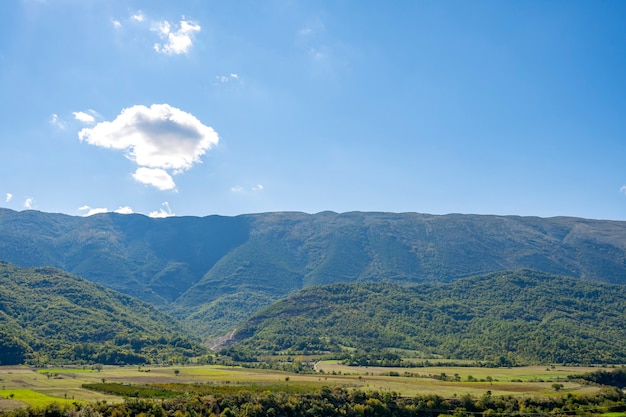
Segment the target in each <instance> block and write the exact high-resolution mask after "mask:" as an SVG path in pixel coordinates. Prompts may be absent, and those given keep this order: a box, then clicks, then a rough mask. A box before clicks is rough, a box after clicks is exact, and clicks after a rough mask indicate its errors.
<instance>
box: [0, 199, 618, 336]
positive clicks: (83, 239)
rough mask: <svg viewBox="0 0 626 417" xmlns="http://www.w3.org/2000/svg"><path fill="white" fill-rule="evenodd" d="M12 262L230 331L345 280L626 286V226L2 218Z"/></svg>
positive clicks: (329, 216)
mask: <svg viewBox="0 0 626 417" xmlns="http://www.w3.org/2000/svg"><path fill="white" fill-rule="evenodd" d="M0 259H2V260H6V261H9V262H13V263H15V264H18V265H21V266H42V265H50V266H54V267H57V268H61V269H64V270H67V271H69V272H71V273H73V274H77V275H80V276H83V277H85V278H87V279H89V280H91V281H94V282H98V283H101V284H103V285H105V286H108V287H110V288H113V289H116V290H119V291H122V292H124V293H127V294H130V295H133V296H136V297H138V298H140V299H142V300H145V301H149V302H151V303H153V304H154V305H157V306H159V307H160V308H162V309H165V310H168V311H171V312H173V313H175V314H176V315H177V317H178V318H180V319H183V320H187V321H191V322H193V323H194V328H195V329H197V330H198V331H199V332H201V333H203V334H207V335H211V334H213V335H214V334H219V333H222V332H224V331H226V330H228V329H229V328H231V327H232V326H233V324H235V323H237V322H239V321H240V320H243V319H245V318H247V317H249V316H250V314H252V313H254V312H255V311H257V310H258V309H259V308H262V307H265V306H267V305H269V304H270V303H271V302H273V301H275V300H277V299H279V298H281V297H283V296H285V295H287V294H290V293H292V292H294V291H297V290H299V289H302V288H306V287H309V286H313V285H323V284H330V283H335V282H358V281H368V280H371V281H378V280H386V281H394V282H398V283H422V282H451V281H454V280H456V279H459V278H462V277H468V276H472V275H476V274H483V273H488V272H494V271H501V270H513V269H518V268H530V269H535V270H540V271H544V272H549V273H554V274H561V275H569V276H573V277H578V278H586V279H591V280H597V281H606V282H612V283H621V284H624V283H626V222H617V221H600V220H588V219H579V218H567V217H558V218H548V219H544V218H536V217H516V216H478V215H462V214H451V215H444V216H435V215H427V214H417V213H361V212H352V213H343V214H337V213H332V212H323V213H318V214H312V215H311V214H304V213H289V212H286V213H284V212H278V213H263V214H251V215H242V216H237V217H222V216H208V217H202V218H200V217H172V218H166V219H151V218H148V217H145V216H142V215H120V214H114V213H107V214H99V215H94V216H90V217H86V218H83V217H72V216H66V215H61V214H50V213H41V212H36V211H22V212H16V211H12V210H7V209H0Z"/></svg>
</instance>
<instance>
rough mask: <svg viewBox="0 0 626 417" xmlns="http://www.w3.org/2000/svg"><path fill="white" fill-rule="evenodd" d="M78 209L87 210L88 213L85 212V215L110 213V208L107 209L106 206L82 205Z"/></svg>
mask: <svg viewBox="0 0 626 417" xmlns="http://www.w3.org/2000/svg"><path fill="white" fill-rule="evenodd" d="M78 210H79V211H85V212H86V213H85V214H83V216H85V217H88V216H93V215H94V214H102V213H108V212H109V210H107V209H106V208H104V207H98V208H93V207H89V206H87V205H85V206H82V207H80V208H79V209H78Z"/></svg>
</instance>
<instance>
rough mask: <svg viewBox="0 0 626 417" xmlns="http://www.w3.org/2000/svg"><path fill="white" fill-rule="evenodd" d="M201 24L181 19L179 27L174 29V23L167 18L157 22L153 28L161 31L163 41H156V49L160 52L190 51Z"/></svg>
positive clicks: (176, 52) (173, 53) (178, 53)
mask: <svg viewBox="0 0 626 417" xmlns="http://www.w3.org/2000/svg"><path fill="white" fill-rule="evenodd" d="M200 29H202V28H201V27H200V25H199V24H197V23H195V22H192V21H190V20H185V19H183V20H181V21H180V23H179V26H178V29H176V30H174V31H172V25H171V24H170V22H168V21H167V20H164V21H162V22H159V23H157V24H156V25H154V26H153V27H152V30H153V31H155V32H158V33H159V36H160V37H161V39H163V40H164V42H163V43H155V44H154V50H155V51H157V52H158V53H160V54H166V55H180V54H186V53H187V52H189V49H190V48H191V46H192V43H193V36H194V34H195V33H196V32H199V31H200Z"/></svg>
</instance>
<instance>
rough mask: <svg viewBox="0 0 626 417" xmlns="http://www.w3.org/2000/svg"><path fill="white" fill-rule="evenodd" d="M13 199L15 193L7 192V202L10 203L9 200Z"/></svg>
mask: <svg viewBox="0 0 626 417" xmlns="http://www.w3.org/2000/svg"><path fill="white" fill-rule="evenodd" d="M11 200H13V194H11V193H7V197H6V199H5V202H7V203H8V202H9V201H11Z"/></svg>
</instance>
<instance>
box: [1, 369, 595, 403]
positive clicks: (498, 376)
mask: <svg viewBox="0 0 626 417" xmlns="http://www.w3.org/2000/svg"><path fill="white" fill-rule="evenodd" d="M316 369H317V370H318V372H317V373H315V374H292V373H287V372H280V371H275V370H262V369H247V368H240V367H226V366H217V365H207V366H178V367H141V368H139V367H109V366H105V367H104V368H102V370H101V371H96V370H91V369H89V368H88V367H87V368H71V367H67V368H55V369H46V370H41V369H40V370H37V369H33V368H29V367H26V366H19V367H15V366H14V367H0V388H1V390H0V410H2V409H5V410H6V409H12V408H17V407H24V406H28V405H30V406H42V405H46V404H48V403H51V402H59V403H64V402H68V403H72V402H75V401H77V402H95V401H105V400H106V401H109V402H117V401H122V400H123V398H120V397H118V396H112V395H106V394H102V393H99V392H94V391H90V390H86V389H84V388H82V387H81V385H82V384H85V383H100V382H103V381H106V382H118V383H123V384H132V385H148V384H171V383H177V384H181V383H182V384H185V383H188V384H198V383H199V384H207V385H215V387H216V388H217V387H221V386H230V387H233V389H236V388H241V389H249V388H252V387H254V388H257V389H258V388H259V387H263V386H267V387H269V386H272V387H274V388H279V389H280V387H281V386H282V387H287V386H290V387H291V388H294V387H297V388H300V389H303V390H304V389H316V388H319V387H322V386H342V387H346V388H360V389H364V390H380V391H395V392H397V393H399V394H401V395H405V396H412V395H416V394H438V395H441V396H444V397H453V396H455V395H457V396H460V395H463V394H470V395H472V396H475V397H478V396H481V395H484V394H485V393H486V392H487V391H491V393H492V395H495V396H499V395H519V396H553V395H566V394H567V393H573V394H593V393H595V392H597V391H598V390H599V388H597V387H593V386H588V385H580V384H578V383H574V382H569V381H567V380H566V378H567V376H568V375H574V374H580V373H584V372H589V371H594V370H598V369H600V368H581V367H554V368H553V367H550V368H546V367H520V368H478V367H452V366H450V367H427V368H379V367H349V366H345V365H341V364H338V363H337V362H335V361H323V362H318V363H317V364H316ZM442 374H445V379H446V380H440V379H435V378H433V377H432V376H436V377H438V378H442ZM392 375H394V376H392ZM395 375H397V376H395ZM451 379H452V380H451ZM555 383H558V384H562V385H563V387H562V388H561V389H559V390H558V392H557V391H556V390H555V388H554V387H553V384H555Z"/></svg>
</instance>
